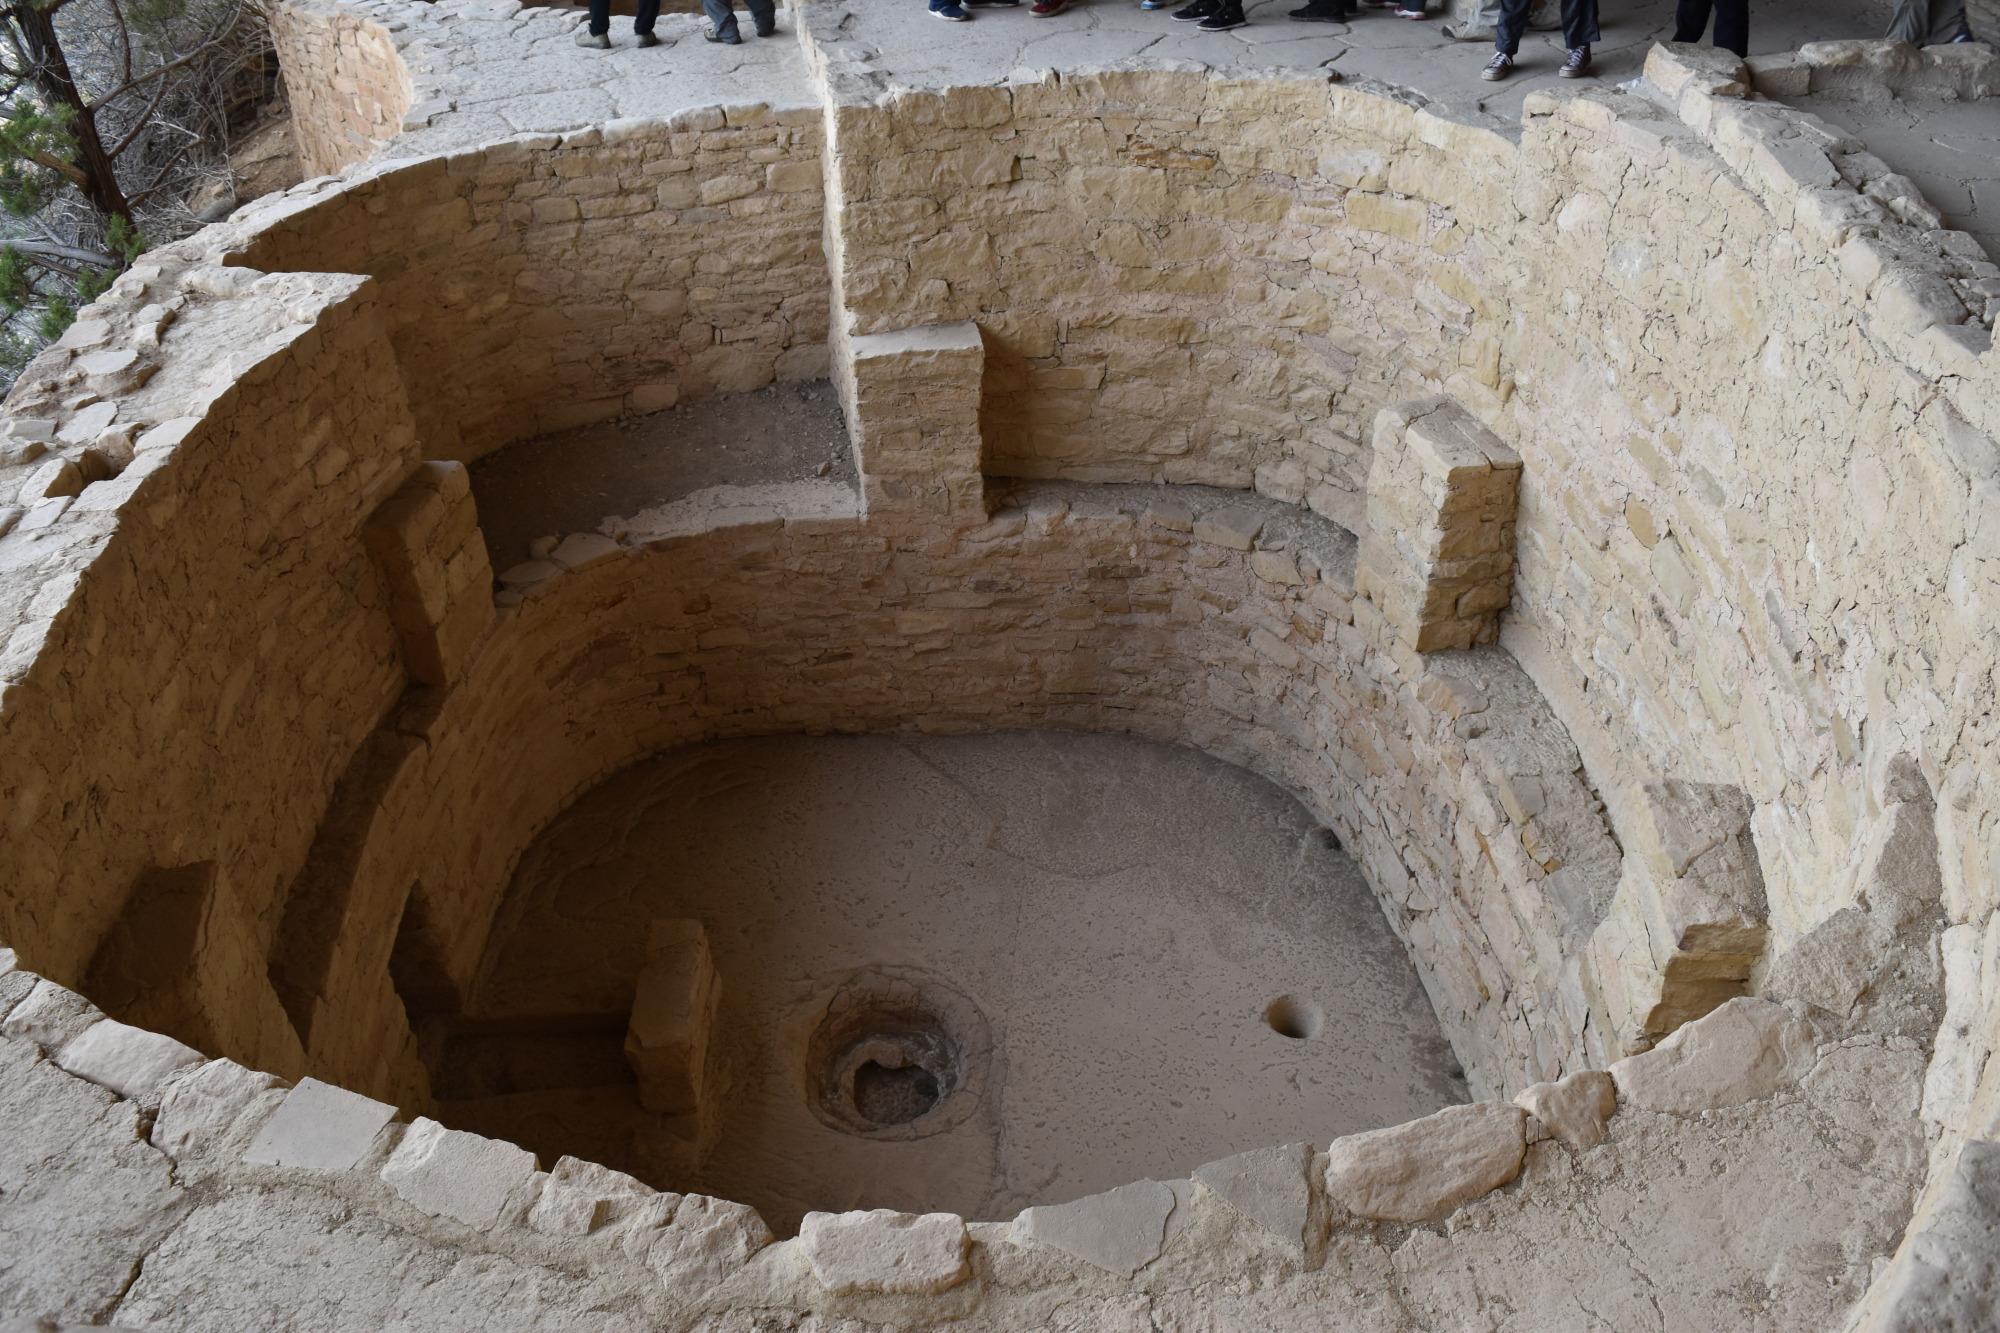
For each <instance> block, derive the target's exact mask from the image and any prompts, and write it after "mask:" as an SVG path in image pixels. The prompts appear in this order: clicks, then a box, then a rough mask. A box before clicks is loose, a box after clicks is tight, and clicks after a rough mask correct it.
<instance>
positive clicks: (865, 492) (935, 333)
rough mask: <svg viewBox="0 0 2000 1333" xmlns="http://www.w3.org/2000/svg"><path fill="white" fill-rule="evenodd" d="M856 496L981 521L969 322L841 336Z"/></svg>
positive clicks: (978, 355)
mask: <svg viewBox="0 0 2000 1333" xmlns="http://www.w3.org/2000/svg"><path fill="white" fill-rule="evenodd" d="M848 350H849V354H850V355H849V365H848V373H849V374H851V375H852V377H853V379H852V383H851V395H850V396H849V401H850V402H851V404H852V410H851V412H850V420H849V427H850V429H851V430H852V431H853V433H854V440H855V450H856V457H857V461H858V464H859V468H860V472H861V487H862V499H863V501H864V502H865V504H866V505H867V507H868V509H869V511H870V512H876V511H879V510H884V509H888V510H915V511H920V512H924V513H928V514H932V515H936V516H939V517H957V518H963V519H965V520H967V521H983V520H984V519H985V516H986V515H985V506H984V500H983V486H982V481H981V477H980V436H979V391H980V379H981V376H982V375H983V374H984V373H985V369H986V347H985V344H984V343H983V342H982V341H981V339H980V335H979V327H978V326H977V325H976V324H972V323H970V322H966V323H959V324H930V325H925V326H923V327H920V328H912V329H898V330H896V331H895V332H892V333H870V334H863V335H861V336H858V337H854V338H850V339H849V340H848Z"/></svg>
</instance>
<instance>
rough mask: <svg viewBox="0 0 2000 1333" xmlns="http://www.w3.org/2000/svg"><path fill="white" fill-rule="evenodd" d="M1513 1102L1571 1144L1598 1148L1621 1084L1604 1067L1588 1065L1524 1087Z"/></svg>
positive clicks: (1550, 1131)
mask: <svg viewBox="0 0 2000 1333" xmlns="http://www.w3.org/2000/svg"><path fill="white" fill-rule="evenodd" d="M1514 1105H1516V1106H1518V1107H1520V1108H1521V1109H1522V1110H1524V1111H1526V1112H1527V1113H1528V1114H1529V1115H1531V1116H1533V1117H1534V1118H1535V1119H1536V1120H1538V1121H1540V1122H1541V1125H1542V1127H1543V1128H1544V1129H1546V1130H1547V1131H1548V1132H1549V1133H1551V1134H1553V1135H1555V1136H1556V1137H1557V1138H1559V1139H1561V1140H1562V1141H1563V1142H1564V1143H1567V1144H1568V1145H1569V1146H1570V1147H1572V1148H1579V1149H1580V1148H1595V1147H1596V1146H1597V1145H1598V1144H1600V1143H1602V1142H1604V1138H1605V1125H1606V1124H1607V1123H1608V1122H1609V1121H1610V1119H1611V1115H1612V1113H1613V1112H1614V1111H1616V1110H1617V1109H1618V1085H1617V1083H1616V1081H1615V1080H1613V1079H1612V1077H1611V1076H1610V1075H1609V1074H1607V1073H1605V1072H1604V1071H1603V1070H1601V1069H1585V1070H1581V1071H1579V1072H1577V1073H1574V1074H1571V1075H1570V1076H1569V1077H1567V1078H1565V1079H1562V1080H1560V1081H1558V1082H1555V1083H1536V1084H1532V1085H1531V1086H1529V1087H1526V1088H1524V1089H1522V1090H1521V1094H1520V1095H1519V1096H1518V1097H1516V1098H1514Z"/></svg>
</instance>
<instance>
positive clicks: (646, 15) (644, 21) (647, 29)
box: [632, 0, 660, 37]
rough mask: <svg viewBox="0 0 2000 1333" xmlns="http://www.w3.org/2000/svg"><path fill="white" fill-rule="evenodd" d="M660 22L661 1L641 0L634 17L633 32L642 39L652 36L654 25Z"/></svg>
mask: <svg viewBox="0 0 2000 1333" xmlns="http://www.w3.org/2000/svg"><path fill="white" fill-rule="evenodd" d="M659 21H660V0H639V8H638V12H637V13H635V14H634V15H633V17H632V31H633V32H636V33H638V34H639V35H640V36H641V37H646V36H650V35H651V34H652V31H653V25H654V24H655V23H658V22H659Z"/></svg>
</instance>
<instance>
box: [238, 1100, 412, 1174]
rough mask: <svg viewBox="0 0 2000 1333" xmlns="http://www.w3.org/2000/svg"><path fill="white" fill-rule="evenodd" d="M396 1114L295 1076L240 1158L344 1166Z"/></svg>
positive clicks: (383, 1105)
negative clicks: (292, 1082) (296, 1081)
mask: <svg viewBox="0 0 2000 1333" xmlns="http://www.w3.org/2000/svg"><path fill="white" fill-rule="evenodd" d="M395 1114H396V1108H395V1107H393V1106H390V1105H388V1104H387V1103H385V1102H378V1101H375V1100H374V1099H373V1098H370V1097H363V1096H362V1095H361V1094H360V1093H358V1092H349V1091H348V1090H347V1089H345V1088H336V1087H334V1086H333V1085H332V1084H331V1083H322V1082H320V1081H319V1080H318V1079H316V1078H305V1079H300V1080H299V1083H298V1086H297V1087H295V1088H293V1089H292V1090H291V1092H290V1093H288V1094H286V1097H285V1100H284V1101H283V1102H281V1103H279V1106H278V1109H277V1110H276V1111H275V1112H273V1113H272V1115H271V1118H270V1119H269V1120H267V1121H265V1122H264V1128H263V1129H261V1130H259V1131H258V1133H257V1137H256V1138H254V1139H252V1140H251V1141H250V1147H249V1150H248V1151H246V1152H245V1153H244V1154H243V1160H244V1161H246V1162H248V1163H250V1164H252V1165H253V1166H289V1167H298V1168H301V1169H303V1170H307V1171H346V1170H348V1169H349V1168H351V1167H352V1166H354V1164H355V1163H357V1162H359V1161H360V1160H361V1158H362V1156H363V1155H364V1154H366V1153H367V1151H368V1145H370V1144H371V1143H373V1142H375V1136H376V1135H377V1134H379V1133H381V1132H382V1126H384V1125H386V1124H388V1123H389V1121H390V1120H391V1119H393V1118H394V1117H395Z"/></svg>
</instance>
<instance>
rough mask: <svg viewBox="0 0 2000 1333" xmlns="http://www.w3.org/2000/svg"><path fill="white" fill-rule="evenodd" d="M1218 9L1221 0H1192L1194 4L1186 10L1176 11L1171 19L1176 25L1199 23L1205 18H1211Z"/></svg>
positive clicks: (1220, 6) (1220, 5)
mask: <svg viewBox="0 0 2000 1333" xmlns="http://www.w3.org/2000/svg"><path fill="white" fill-rule="evenodd" d="M1220 8H1222V0H1194V3H1193V4H1191V5H1189V6H1188V7H1187V8H1185V9H1176V10H1175V11H1174V12H1173V15H1172V17H1173V20H1174V22H1176V23H1199V22H1201V21H1202V20H1203V19H1205V18H1211V17H1213V16H1214V14H1215V11H1216V10H1218V9H1220Z"/></svg>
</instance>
